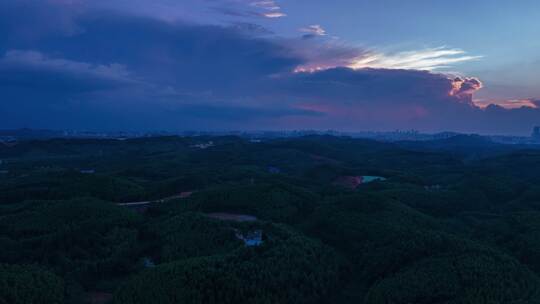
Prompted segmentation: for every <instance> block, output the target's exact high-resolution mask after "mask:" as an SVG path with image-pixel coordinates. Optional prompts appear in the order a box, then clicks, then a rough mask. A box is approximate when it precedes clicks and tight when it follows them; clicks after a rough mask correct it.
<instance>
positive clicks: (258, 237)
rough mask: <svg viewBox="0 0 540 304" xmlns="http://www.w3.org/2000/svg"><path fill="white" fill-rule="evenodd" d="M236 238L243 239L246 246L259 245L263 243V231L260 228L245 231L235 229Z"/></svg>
mask: <svg viewBox="0 0 540 304" xmlns="http://www.w3.org/2000/svg"><path fill="white" fill-rule="evenodd" d="M236 238H238V239H239V240H242V241H244V244H245V245H246V246H247V247H254V246H260V245H262V243H263V232H262V230H253V231H249V232H246V233H242V232H240V231H236Z"/></svg>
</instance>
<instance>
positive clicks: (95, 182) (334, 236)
mask: <svg viewBox="0 0 540 304" xmlns="http://www.w3.org/2000/svg"><path fill="white" fill-rule="evenodd" d="M209 141H212V142H213V143H214V146H211V147H207V148H204V149H202V148H200V147H197V146H196V145H197V144H200V143H206V142H209ZM0 159H1V160H2V162H0V170H3V172H4V173H3V174H1V175H0V248H1V250H0V304H1V303H10V304H12V303H16V304H17V303H32V304H35V303H87V302H88V301H89V294H92V293H98V292H99V293H105V294H111V295H113V296H112V298H113V299H112V303H114V304H123V303H126V304H132V303H133V304H135V303H165V304H166V303H265V304H266V303H365V304H379V303H385V304H387V303H388V304H389V303H392V304H408V303H420V304H422V303H425V304H428V303H429V304H431V303H435V304H458V303H459V304H461V303H471V304H472V303H475V304H476V303H479V304H482V303H485V304H488V303H489V304H491V303H514V304H518V303H519V304H521V303H540V224H539V223H540V187H539V186H538V182H540V175H538V172H539V170H540V162H539V161H538V160H539V159H540V151H538V150H535V149H531V147H520V146H503V145H497V144H494V143H492V142H489V141H486V140H485V139H483V138H481V137H462V136H458V137H456V138H453V139H450V140H447V141H445V140H440V141H434V142H423V143H415V142H404V143H381V142H375V141H369V140H360V139H352V138H338V137H330V136H308V137H301V138H290V139H286V138H281V139H267V140H263V141H262V142H260V143H259V142H257V143H253V142H250V141H249V140H246V139H242V138H238V137H184V138H180V137H162V138H141V139H129V140H122V141H118V140H88V139H85V140H82V139H81V140H74V139H73V140H47V141H25V142H20V143H18V144H17V145H14V146H4V145H2V146H0ZM363 175H372V176H382V177H385V178H386V180H385V181H375V182H373V183H368V184H361V185H360V186H358V187H357V188H356V189H350V188H346V187H340V186H339V185H336V184H335V181H336V180H339V178H340V177H343V176H363ZM125 203H136V204H127V205H126V204H125ZM216 214H218V215H219V216H216ZM258 237H260V239H257V238H258ZM250 238H256V240H257V241H256V242H249V239H250Z"/></svg>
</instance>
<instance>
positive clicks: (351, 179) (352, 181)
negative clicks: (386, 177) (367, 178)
mask: <svg viewBox="0 0 540 304" xmlns="http://www.w3.org/2000/svg"><path fill="white" fill-rule="evenodd" d="M361 184H362V177H361V176H340V177H338V179H337V180H336V181H335V182H334V185H338V186H342V187H345V188H349V189H356V188H358V186H360V185H361Z"/></svg>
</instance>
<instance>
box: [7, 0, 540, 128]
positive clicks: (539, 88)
mask: <svg viewBox="0 0 540 304" xmlns="http://www.w3.org/2000/svg"><path fill="white" fill-rule="evenodd" d="M539 20H540V4H538V3H537V1H532V0H520V1H499V0H476V1H464V0H454V1H451V2H448V1H432V0H409V1H403V0H379V1H371V0H339V1H327V0H294V1H293V0H5V1H0V128H3V129H6V128H42V129H75V130H91V131H118V130H122V131H131V130H132V131H156V130H168V131H183V130H205V131H217V130H248V131H249V130H299V129H315V130H328V129H332V130H339V131H350V132H354V131H393V130H411V129H414V130H419V131H422V132H442V131H455V132H464V133H480V134H501V135H529V134H530V133H531V130H532V128H533V126H535V125H540V108H539V107H540V85H539V83H540V39H537V37H540V21H539Z"/></svg>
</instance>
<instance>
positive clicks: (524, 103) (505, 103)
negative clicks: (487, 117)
mask: <svg viewBox="0 0 540 304" xmlns="http://www.w3.org/2000/svg"><path fill="white" fill-rule="evenodd" d="M474 104H475V105H476V106H477V107H479V108H482V109H485V108H487V107H488V106H489V105H497V106H500V107H503V108H505V109H519V108H522V107H526V108H532V109H538V106H537V105H536V103H535V102H534V101H533V100H531V99H510V100H502V101H493V100H484V99H477V100H474Z"/></svg>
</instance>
